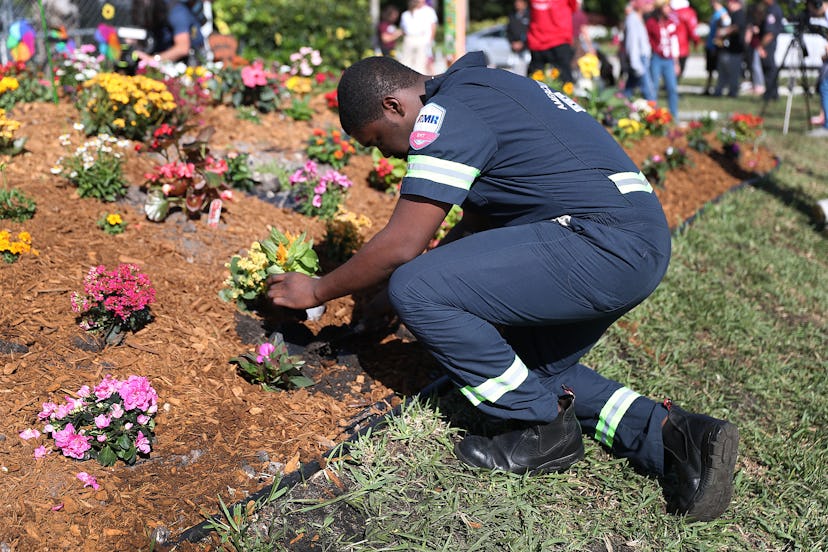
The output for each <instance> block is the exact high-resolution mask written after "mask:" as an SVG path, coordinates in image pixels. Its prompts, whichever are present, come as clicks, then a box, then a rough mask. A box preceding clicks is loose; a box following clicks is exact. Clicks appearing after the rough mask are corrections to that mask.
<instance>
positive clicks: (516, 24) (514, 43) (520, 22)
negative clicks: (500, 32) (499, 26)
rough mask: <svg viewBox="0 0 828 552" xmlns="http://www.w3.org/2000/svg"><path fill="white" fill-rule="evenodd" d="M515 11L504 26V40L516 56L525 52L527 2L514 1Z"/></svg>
mask: <svg viewBox="0 0 828 552" xmlns="http://www.w3.org/2000/svg"><path fill="white" fill-rule="evenodd" d="M514 6H515V10H514V11H513V12H512V13H511V14H509V22H508V23H507V24H506V40H508V41H509V46H510V47H511V48H512V51H513V52H515V53H516V54H522V53H523V52H525V51H526V33H527V31H528V30H529V2H528V0H515V5H514Z"/></svg>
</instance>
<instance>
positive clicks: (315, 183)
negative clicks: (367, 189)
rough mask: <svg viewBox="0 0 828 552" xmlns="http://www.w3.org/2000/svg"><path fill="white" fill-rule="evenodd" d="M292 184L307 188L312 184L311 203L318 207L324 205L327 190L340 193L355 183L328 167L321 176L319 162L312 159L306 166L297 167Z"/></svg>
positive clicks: (291, 177)
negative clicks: (323, 199) (323, 197)
mask: <svg viewBox="0 0 828 552" xmlns="http://www.w3.org/2000/svg"><path fill="white" fill-rule="evenodd" d="M290 184H291V186H296V185H304V187H307V188H311V186H312V191H313V196H312V199H311V205H313V206H314V207H316V208H319V207H322V196H323V195H324V194H325V193H326V192H328V191H333V192H334V193H340V192H343V191H345V190H347V189H348V188H350V187H351V186H352V185H353V184H352V182H351V181H350V179H349V178H348V177H347V176H345V175H344V174H342V173H340V172H338V171H335V170H333V169H328V171H327V172H325V174H323V175H322V176H320V175H319V168H318V166H317V164H316V163H315V162H314V161H311V160H308V161H307V162H306V163H305V166H304V167H302V168H301V169H297V170H296V171H295V172H294V173H293V174H292V175H291V176H290Z"/></svg>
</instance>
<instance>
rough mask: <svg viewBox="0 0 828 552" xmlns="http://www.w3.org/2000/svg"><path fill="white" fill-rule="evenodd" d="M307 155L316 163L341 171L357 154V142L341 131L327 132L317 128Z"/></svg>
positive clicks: (309, 144)
mask: <svg viewBox="0 0 828 552" xmlns="http://www.w3.org/2000/svg"><path fill="white" fill-rule="evenodd" d="M305 153H307V154H308V157H310V158H311V159H313V160H315V161H319V162H320V163H325V164H326V165H330V166H331V167H333V168H334V169H341V168H342V167H344V166H345V165H347V164H348V161H349V160H350V159H351V156H352V155H353V154H355V153H356V141H355V140H353V139H352V138H349V137H347V136H343V134H342V131H340V130H336V129H329V130H328V131H327V132H325V131H324V130H322V129H319V128H316V129H314V130H313V136H311V138H310V140H309V141H308V146H307V148H306V149H305Z"/></svg>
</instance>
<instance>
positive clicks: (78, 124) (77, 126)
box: [72, 123, 84, 131]
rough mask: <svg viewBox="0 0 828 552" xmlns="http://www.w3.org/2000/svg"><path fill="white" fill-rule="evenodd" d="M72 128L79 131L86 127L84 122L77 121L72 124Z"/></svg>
mask: <svg viewBox="0 0 828 552" xmlns="http://www.w3.org/2000/svg"><path fill="white" fill-rule="evenodd" d="M72 128H74V129H75V130H77V131H81V130H83V128H84V127H83V123H75V124H74V125H72Z"/></svg>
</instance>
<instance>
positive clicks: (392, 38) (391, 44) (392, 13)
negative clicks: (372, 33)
mask: <svg viewBox="0 0 828 552" xmlns="http://www.w3.org/2000/svg"><path fill="white" fill-rule="evenodd" d="M399 19H400V10H399V9H397V6H394V5H392V4H389V5H387V6H385V7H384V8H383V9H382V13H380V20H379V22H378V23H377V43H378V44H379V49H380V53H381V54H382V55H384V56H390V55H391V52H393V51H394V48H396V47H397V41H398V40H399V39H400V37H402V36H403V32H402V29H400V28H399V27H398V26H397V23H398V22H399Z"/></svg>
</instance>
